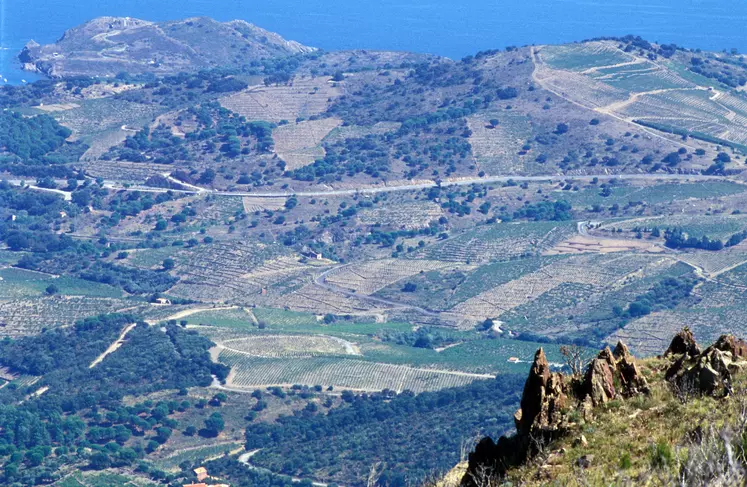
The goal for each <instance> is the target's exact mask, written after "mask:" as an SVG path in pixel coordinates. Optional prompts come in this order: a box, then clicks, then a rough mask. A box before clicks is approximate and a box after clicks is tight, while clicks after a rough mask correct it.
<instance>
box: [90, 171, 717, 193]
mask: <svg viewBox="0 0 747 487" xmlns="http://www.w3.org/2000/svg"><path fill="white" fill-rule="evenodd" d="M595 178H597V179H600V180H606V179H620V180H625V181H636V180H643V181H660V180H661V181H712V180H724V179H728V178H725V177H723V176H704V175H701V174H645V173H644V174H591V175H584V176H569V175H564V174H555V175H547V176H485V177H482V178H477V177H475V178H462V179H453V180H442V181H440V182H436V181H427V182H422V183H413V184H400V185H395V186H373V187H364V188H353V189H330V190H312V191H277V192H275V191H257V192H249V191H218V190H210V189H202V190H200V191H197V190H171V191H174V192H176V193H186V194H198V193H199V194H212V195H216V196H243V197H247V198H287V197H289V196H293V195H295V196H299V197H323V196H344V195H355V194H377V193H392V192H396V191H412V190H419V189H428V188H433V187H436V186H439V185H440V186H441V187H449V186H469V185H472V184H490V183H505V182H507V181H509V180H511V181H515V182H517V183H521V182H525V181H526V182H541V181H549V182H553V181H568V180H573V181H591V180H593V179H595ZM104 187H105V188H108V189H113V190H120V191H122V190H124V191H143V192H153V193H165V192H167V191H169V190H168V189H164V188H150V187H147V186H130V187H128V188H125V187H124V186H123V185H122V184H120V183H118V182H116V181H105V182H104Z"/></svg>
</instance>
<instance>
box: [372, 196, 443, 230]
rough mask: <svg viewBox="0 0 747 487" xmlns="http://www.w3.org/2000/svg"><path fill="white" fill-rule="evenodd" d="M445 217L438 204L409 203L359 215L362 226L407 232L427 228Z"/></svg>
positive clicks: (375, 209) (373, 209) (374, 209)
mask: <svg viewBox="0 0 747 487" xmlns="http://www.w3.org/2000/svg"><path fill="white" fill-rule="evenodd" d="M443 215H444V212H443V210H442V209H441V207H440V206H438V205H437V204H436V203H431V202H422V203H421V202H408V203H404V204H401V205H396V206H393V207H387V208H366V209H364V210H362V211H360V212H359V213H358V221H359V222H360V223H361V224H362V225H376V224H380V225H387V226H392V227H394V228H403V229H407V230H412V229H418V228H425V227H427V226H428V224H429V223H430V222H432V221H434V220H438V219H439V218H440V217H441V216H443Z"/></svg>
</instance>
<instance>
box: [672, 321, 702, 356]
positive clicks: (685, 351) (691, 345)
mask: <svg viewBox="0 0 747 487" xmlns="http://www.w3.org/2000/svg"><path fill="white" fill-rule="evenodd" d="M670 355H688V356H690V357H694V356H696V355H700V347H699V346H698V343H697V342H696V341H695V336H693V332H692V331H690V328H688V327H685V328H683V329H682V330H680V332H679V333H677V334H676V335H675V336H674V338H672V342H671V343H670V344H669V348H667V351H666V352H664V356H665V357H668V356H670Z"/></svg>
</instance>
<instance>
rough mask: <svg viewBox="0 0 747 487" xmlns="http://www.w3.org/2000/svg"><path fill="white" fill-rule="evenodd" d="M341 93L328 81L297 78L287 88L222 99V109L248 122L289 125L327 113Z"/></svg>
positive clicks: (261, 89)
mask: <svg viewBox="0 0 747 487" xmlns="http://www.w3.org/2000/svg"><path fill="white" fill-rule="evenodd" d="M341 93H342V89H341V88H340V87H339V86H338V84H336V83H333V82H332V81H331V78H330V77H319V78H297V79H294V80H293V81H292V82H291V83H290V84H288V85H281V86H254V87H250V88H248V89H246V90H244V91H242V92H240V93H237V94H235V95H229V96H227V97H225V98H223V99H221V105H223V106H224V107H226V108H228V109H229V110H231V111H233V112H236V113H238V114H239V115H243V116H244V117H246V118H247V120H264V121H267V122H275V123H278V122H280V121H283V120H286V121H288V122H291V121H295V120H296V119H297V118H308V117H310V116H313V115H319V114H320V113H322V112H324V111H326V110H327V108H328V106H329V100H330V99H334V98H336V97H338V96H340V94H341Z"/></svg>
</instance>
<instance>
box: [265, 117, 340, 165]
mask: <svg viewBox="0 0 747 487" xmlns="http://www.w3.org/2000/svg"><path fill="white" fill-rule="evenodd" d="M341 123H342V120H339V119H336V118H322V119H319V120H309V121H304V122H299V123H289V124H286V125H281V126H280V127H278V128H277V129H275V130H274V131H273V132H272V138H273V140H274V141H275V153H276V154H277V155H278V157H279V158H280V159H282V160H283V161H285V163H286V166H285V169H286V171H292V170H294V169H298V168H300V167H304V166H307V165H309V164H311V163H312V162H314V161H315V160H317V159H321V158H323V157H324V149H323V148H322V147H321V145H320V144H321V142H322V140H323V139H324V138H325V137H326V136H327V135H328V134H329V133H330V132H331V131H332V130H334V129H335V128H336V127H338V126H339V125H340V124H341Z"/></svg>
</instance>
